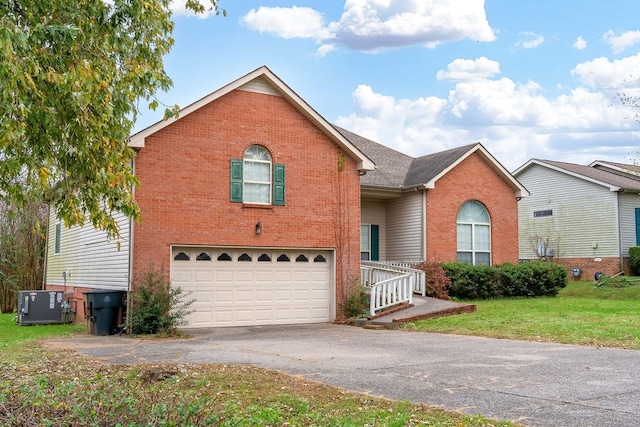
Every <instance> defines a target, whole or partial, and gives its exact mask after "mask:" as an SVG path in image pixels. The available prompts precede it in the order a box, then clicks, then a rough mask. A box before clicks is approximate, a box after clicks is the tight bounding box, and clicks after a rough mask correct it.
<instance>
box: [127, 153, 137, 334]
mask: <svg viewBox="0 0 640 427" xmlns="http://www.w3.org/2000/svg"><path fill="white" fill-rule="evenodd" d="M137 154H138V152H137V151H136V150H134V151H133V160H132V161H131V169H132V172H133V176H135V175H136V155H137ZM131 191H132V193H133V195H134V196H135V193H136V187H135V185H134V186H133V188H132V189H131ZM133 232H134V227H133V220H132V219H131V218H129V268H128V274H127V276H128V277H127V311H126V314H125V316H126V318H127V319H126V324H125V330H126V331H127V334H130V333H131V303H132V300H133V298H132V296H131V293H132V292H133Z"/></svg>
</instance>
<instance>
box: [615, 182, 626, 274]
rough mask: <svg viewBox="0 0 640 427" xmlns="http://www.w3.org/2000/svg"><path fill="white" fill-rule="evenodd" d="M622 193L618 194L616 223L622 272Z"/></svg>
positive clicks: (619, 261) (619, 264)
mask: <svg viewBox="0 0 640 427" xmlns="http://www.w3.org/2000/svg"><path fill="white" fill-rule="evenodd" d="M621 194H622V193H621V192H619V191H618V192H617V193H616V222H617V226H618V267H619V270H620V271H624V256H623V255H622V227H621V225H620V215H621V212H620V195H621Z"/></svg>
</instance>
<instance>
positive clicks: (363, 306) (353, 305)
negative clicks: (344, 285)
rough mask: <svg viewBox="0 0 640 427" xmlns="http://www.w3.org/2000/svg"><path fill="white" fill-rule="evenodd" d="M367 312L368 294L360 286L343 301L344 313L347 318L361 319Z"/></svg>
mask: <svg viewBox="0 0 640 427" xmlns="http://www.w3.org/2000/svg"><path fill="white" fill-rule="evenodd" d="M368 310H369V294H368V293H367V292H365V290H364V288H363V287H362V286H358V287H357V288H356V290H355V291H354V292H353V293H351V294H349V295H348V296H347V300H346V301H345V313H346V314H347V317H361V316H363V315H365V314H366V313H367V312H368Z"/></svg>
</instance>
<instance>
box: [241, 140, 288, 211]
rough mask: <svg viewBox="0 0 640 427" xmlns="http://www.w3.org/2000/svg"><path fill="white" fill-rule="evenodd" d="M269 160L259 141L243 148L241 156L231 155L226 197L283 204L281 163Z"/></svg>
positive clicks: (283, 190) (248, 201)
mask: <svg viewBox="0 0 640 427" xmlns="http://www.w3.org/2000/svg"><path fill="white" fill-rule="evenodd" d="M272 161H273V159H272V157H271V154H270V153H269V150H267V149H266V148H265V147H263V146H262V145H252V146H250V147H249V148H247V150H246V151H245V152H244V155H243V157H242V159H231V174H230V177H231V194H230V200H231V201H232V202H238V203H249V204H251V203H255V204H261V205H268V204H272V205H274V206H284V202H285V165H283V164H280V163H275V164H274V163H272Z"/></svg>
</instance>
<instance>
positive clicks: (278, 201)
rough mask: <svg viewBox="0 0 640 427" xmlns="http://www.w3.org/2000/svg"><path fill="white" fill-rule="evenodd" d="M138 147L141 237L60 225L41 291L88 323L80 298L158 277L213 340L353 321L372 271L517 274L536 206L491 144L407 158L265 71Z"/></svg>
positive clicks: (192, 109) (128, 231)
mask: <svg viewBox="0 0 640 427" xmlns="http://www.w3.org/2000/svg"><path fill="white" fill-rule="evenodd" d="M130 146H131V147H133V148H134V149H135V150H136V156H135V174H136V177H137V178H138V180H139V181H140V186H139V187H138V188H137V189H136V200H137V202H138V204H139V206H140V209H141V218H142V220H141V222H140V223H137V222H130V221H128V220H127V219H126V218H124V217H122V216H121V217H120V218H119V224H120V230H121V238H120V239H119V241H118V242H114V241H108V240H107V238H106V235H105V234H104V233H102V232H98V231H96V230H94V229H93V228H92V227H91V226H89V225H87V226H85V227H73V228H71V229H66V228H64V227H63V226H61V225H60V224H59V223H56V222H55V217H52V218H51V221H50V224H51V226H50V229H49V238H48V254H47V265H46V273H45V274H46V277H45V281H46V285H47V288H49V289H63V288H64V289H66V290H67V291H69V292H72V293H73V298H74V299H75V301H76V302H77V304H76V306H77V310H78V314H79V315H78V317H77V319H76V320H79V321H81V319H82V316H83V314H84V313H83V310H82V292H83V291H85V290H87V289H95V288H98V289H111V290H122V291H128V290H131V289H132V287H134V286H135V282H136V278H137V277H139V276H140V275H141V274H142V273H144V272H146V271H148V270H149V269H163V270H164V272H165V274H166V277H167V278H168V279H170V280H171V283H172V284H173V285H174V286H180V287H181V288H182V289H183V290H185V291H188V292H191V293H192V294H191V295H192V296H193V298H195V300H196V302H195V303H194V305H193V306H192V308H194V309H195V311H194V313H192V314H191V315H190V317H189V319H188V321H189V326H190V327H211V326H236V325H266V324H287V323H312V322H331V321H335V320H339V319H342V318H344V315H345V302H346V300H347V297H348V296H349V295H350V294H352V293H353V292H354V291H355V290H356V287H357V285H358V281H359V277H360V261H361V259H362V260H377V261H404V262H407V263H409V264H410V263H412V262H416V261H421V260H425V259H426V260H428V261H432V262H439V261H455V260H456V259H458V260H461V261H464V262H469V263H473V264H492V265H493V264H499V263H503V262H516V261H517V260H518V253H517V242H518V227H517V203H518V202H517V201H518V200H519V199H520V198H521V197H525V196H527V194H528V193H527V190H526V189H525V188H524V187H523V186H522V185H521V184H520V183H519V182H518V181H517V180H516V179H514V177H513V176H512V175H510V174H509V173H508V172H507V171H506V170H505V169H504V168H503V167H502V166H501V165H500V164H499V163H498V162H497V161H496V160H495V159H494V158H493V156H491V154H489V153H488V152H487V150H486V149H485V148H484V147H483V146H482V145H480V144H472V145H468V146H464V147H460V148H456V149H453V150H448V151H444V152H441V153H436V154H431V155H428V156H423V157H419V158H412V157H409V156H406V155H404V154H401V153H399V152H397V151H394V150H392V149H389V148H387V147H384V146H382V145H380V144H377V143H375V142H373V141H370V140H367V139H365V138H362V137H360V136H358V135H356V134H353V133H351V132H349V131H347V130H344V129H342V128H339V127H335V126H332V125H331V124H329V123H328V122H327V121H326V120H325V119H324V118H322V117H321V116H320V115H319V114H318V113H317V112H315V111H314V110H313V109H312V108H311V107H310V106H309V105H307V103H306V102H305V101H304V100H302V99H301V98H300V97H299V96H298V95H297V94H296V93H295V92H293V91H292V90H291V89H290V88H289V87H288V86H287V85H286V84H285V83H284V82H283V81H281V80H280V79H279V78H278V77H277V76H276V75H274V74H273V73H272V72H271V71H270V70H269V69H268V68H266V67H261V68H259V69H257V70H255V71H253V72H251V73H249V74H247V75H245V76H244V77H241V78H240V79H238V80H236V81H234V82H232V83H230V84H228V85H226V86H224V87H222V88H221V89H219V90H217V91H215V92H213V93H211V94H209V95H207V96H206V97H204V98H202V99H200V100H199V101H197V102H195V103H194V104H192V105H190V106H188V107H186V108H184V109H182V110H181V112H180V116H179V119H171V120H168V121H162V122H159V123H157V124H155V125H153V126H151V127H149V128H147V129H144V130H143V131H141V132H139V133H137V134H135V135H133V136H132V137H131V140H130ZM376 164H377V169H376ZM63 273H65V274H63ZM414 283H415V282H414ZM372 300H373V299H372Z"/></svg>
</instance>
